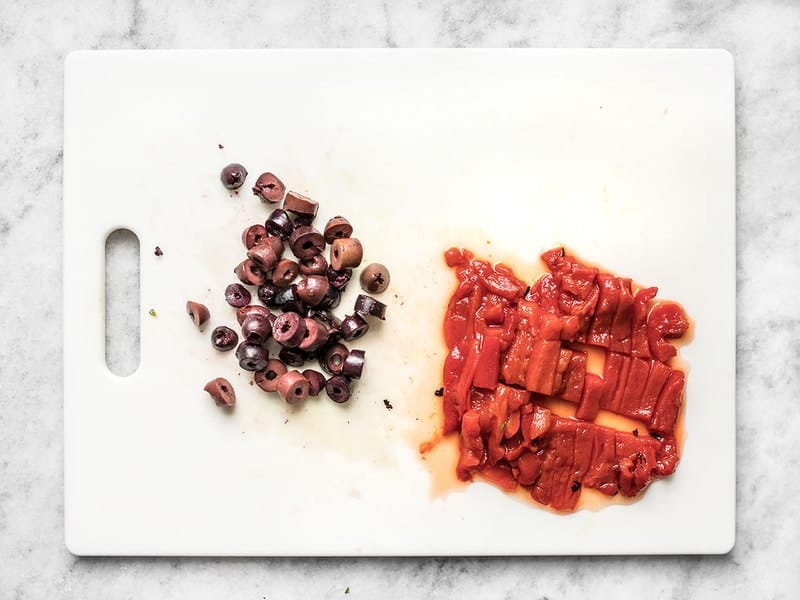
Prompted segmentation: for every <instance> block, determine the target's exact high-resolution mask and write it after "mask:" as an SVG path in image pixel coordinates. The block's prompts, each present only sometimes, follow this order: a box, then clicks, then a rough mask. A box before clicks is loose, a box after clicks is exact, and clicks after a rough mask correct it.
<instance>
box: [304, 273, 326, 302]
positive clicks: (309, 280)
mask: <svg viewBox="0 0 800 600" xmlns="http://www.w3.org/2000/svg"><path fill="white" fill-rule="evenodd" d="M330 285H331V284H330V283H329V282H328V278H327V277H325V276H323V275H309V276H308V277H306V278H305V279H303V280H301V281H299V282H298V283H297V296H298V297H299V298H300V300H302V301H303V302H305V303H306V304H308V305H309V306H317V305H318V304H319V303H320V302H322V300H323V298H325V294H327V293H328V289H329V288H330Z"/></svg>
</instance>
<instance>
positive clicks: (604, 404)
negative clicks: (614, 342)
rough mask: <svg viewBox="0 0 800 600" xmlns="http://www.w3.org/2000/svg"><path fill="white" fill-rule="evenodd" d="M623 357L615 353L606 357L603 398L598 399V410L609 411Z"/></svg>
mask: <svg viewBox="0 0 800 600" xmlns="http://www.w3.org/2000/svg"><path fill="white" fill-rule="evenodd" d="M624 358H625V357H624V356H623V355H622V354H618V353H616V352H609V353H608V354H607V355H606V364H605V367H603V379H604V380H605V382H606V385H605V390H604V392H603V397H602V398H600V408H602V409H605V410H611V405H612V404H613V402H614V393H615V392H616V391H617V384H618V383H619V378H620V375H621V373H622V368H623V367H622V365H623V363H624V360H623V359H624Z"/></svg>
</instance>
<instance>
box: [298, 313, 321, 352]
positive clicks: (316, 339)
mask: <svg viewBox="0 0 800 600" xmlns="http://www.w3.org/2000/svg"><path fill="white" fill-rule="evenodd" d="M305 324H306V333H305V336H304V337H303V341H301V342H300V345H299V348H300V349H301V350H304V351H306V352H313V351H315V350H317V349H318V348H321V347H322V346H324V345H325V344H327V343H328V328H327V327H325V325H323V324H322V323H319V322H317V321H315V320H314V319H305Z"/></svg>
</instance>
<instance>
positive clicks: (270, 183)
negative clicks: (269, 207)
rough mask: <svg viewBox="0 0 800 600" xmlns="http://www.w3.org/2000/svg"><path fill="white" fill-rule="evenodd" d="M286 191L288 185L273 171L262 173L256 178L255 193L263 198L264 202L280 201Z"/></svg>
mask: <svg viewBox="0 0 800 600" xmlns="http://www.w3.org/2000/svg"><path fill="white" fill-rule="evenodd" d="M285 192H286V186H285V185H283V182H282V181H281V180H280V179H278V178H277V177H276V176H275V175H273V174H272V173H262V174H261V175H259V176H258V179H256V183H255V185H254V186H253V194H255V195H256V196H258V197H259V198H261V201H262V202H272V203H273V204H274V203H276V202H280V201H281V200H282V199H283V194H284V193H285Z"/></svg>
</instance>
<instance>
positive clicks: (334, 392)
mask: <svg viewBox="0 0 800 600" xmlns="http://www.w3.org/2000/svg"><path fill="white" fill-rule="evenodd" d="M325 393H326V394H328V398H330V399H331V400H333V401H334V402H336V403H337V404H344V403H345V402H347V401H348V400H350V383H349V382H348V381H347V379H345V378H344V377H342V376H340V375H334V376H333V377H331V378H330V379H328V381H327V382H326V383H325Z"/></svg>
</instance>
